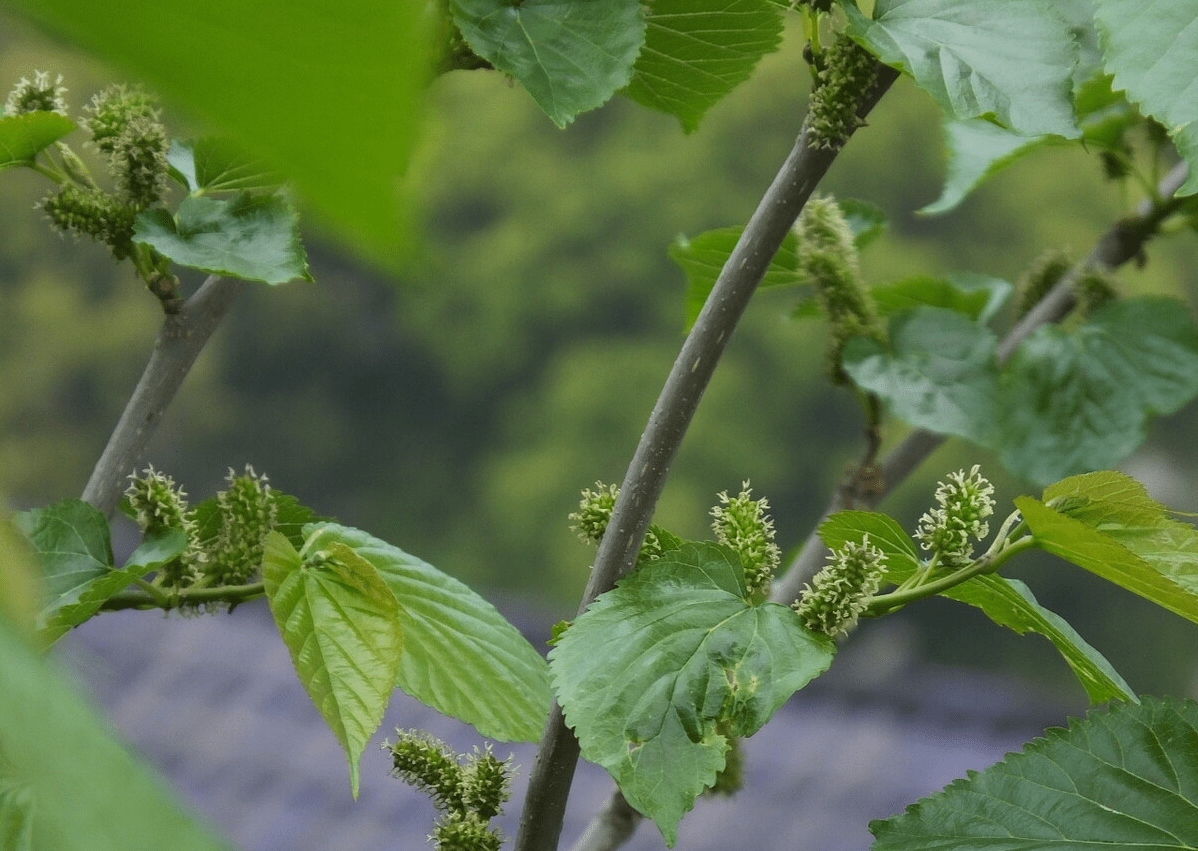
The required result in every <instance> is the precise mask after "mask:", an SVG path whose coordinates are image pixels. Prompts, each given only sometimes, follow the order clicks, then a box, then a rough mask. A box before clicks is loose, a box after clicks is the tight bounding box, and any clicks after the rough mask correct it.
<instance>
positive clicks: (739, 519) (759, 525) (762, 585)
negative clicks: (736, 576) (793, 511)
mask: <svg viewBox="0 0 1198 851" xmlns="http://www.w3.org/2000/svg"><path fill="white" fill-rule="evenodd" d="M719 499H720V504H719V505H717V506H715V507H714V508H712V509H711V516H712V517H713V518H714V519H713V521H712V523H711V530H712V531H713V532H715V539H716V540H717V541H718V542H719V543H721V544H723V545H724V546H727V547H731V548H732V549H733V550H735V551H736V552H737V554H738V555H740V560H741V564H742V565H744V569H745V585H746V586H747V587H748V591H749V594H750V595H756V594H766V593H768V591H769V585H770V580H771V579H772V578H773V576H774V571H775V570H776V569H777V567H778V562H779V561H780V560H781V558H782V553H781V551H780V550H779V549H778V545H777V544H775V543H774V521H773V520H772V519H771V518H770V516H769V515H768V514H766V511H767V510H768V509H769V507H770V504H769V501H768V500H766V499H765V498H764V497H762V498H761V499H753V491H752V490H751V489H750V488H749V483H748V482H745V483H743V484H742V485H741V492H740V493H739V494H737V495H736V496H734V497H730V496H728V492H727V491H723V492H722V493H720V494H719Z"/></svg>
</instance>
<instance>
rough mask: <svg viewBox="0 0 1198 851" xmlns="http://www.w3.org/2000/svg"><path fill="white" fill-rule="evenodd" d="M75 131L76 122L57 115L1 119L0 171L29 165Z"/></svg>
mask: <svg viewBox="0 0 1198 851" xmlns="http://www.w3.org/2000/svg"><path fill="white" fill-rule="evenodd" d="M74 129H75V122H74V121H71V119H69V118H67V117H66V116H65V115H59V114H58V113H57V112H42V111H38V112H24V113H21V114H20V115H5V116H4V117H3V118H0V171H3V170H4V169H6V168H13V167H15V166H22V165H32V164H33V159H34V157H36V156H37V155H38V153H40V152H41V151H44V150H45V149H46V148H48V147H50V146H51V145H53V144H54V143H55V142H57V141H58V140H59V139H61V138H62V137H63V136H65V135H67V134H68V133H70V132H71V131H72V130H74Z"/></svg>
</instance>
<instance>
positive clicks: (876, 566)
mask: <svg viewBox="0 0 1198 851" xmlns="http://www.w3.org/2000/svg"><path fill="white" fill-rule="evenodd" d="M885 567H886V557H885V554H884V553H883V552H882V550H880V549H879V548H878V547H875V546H874V545H873V544H871V543H870V542H869V535H864V536H862V538H861V541H860V542H858V543H853V542H851V541H850V542H848V543H846V544H845V545H844V546H843V547H841V548H839V549H836V550H833V551H832V552H831V554H830V555H829V556H828V563H827V564H826V565H824V567H823V569H822V570H821V571H820V572H819V573H817V574H816V575H815V577H814V578H813V579H812V580H811V582H810V583H809V584H808V585H807V587H806V589H805V590H804V592H803V596H802V597H801V598H800V599H799V601H798V602H796V603H795V604H794V610H795V612H796V613H797V614H798V615H799V617H800V618H802V619H803V624H804V625H805V626H806V627H807V628H808V629H810V630H811V631H812V632H816V633H820V634H822V635H826V636H828V637H829V638H836V637H837V636H840V635H844V634H847V633H848V632H849V631H850V630H852V629H853V627H855V626H856V625H857V619H858V618H859V617H860V616H861V613H862V612H864V611H865V608H866V606H867V605H868V604H869V599H870V598H871V597H872V596H873V595H874V594H875V593H876V592H877V590H878V588H879V587H880V586H881V584H882V577H883V575H884V573H885Z"/></svg>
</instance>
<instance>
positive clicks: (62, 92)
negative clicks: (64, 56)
mask: <svg viewBox="0 0 1198 851" xmlns="http://www.w3.org/2000/svg"><path fill="white" fill-rule="evenodd" d="M66 93H67V90H66V89H65V88H63V86H62V74H59V75H58V76H57V77H55V79H54V80H53V81H51V80H50V73H49V72H48V71H35V72H34V73H33V79H32V80H30V79H29V78H27V77H22V78H21V79H20V81H18V82H17V84H16V85H15V86H13V89H12V91H11V92H9V93H8V98H7V99H6V100H5V101H4V114H5V115H25V114H26V113H29V112H57V113H58V114H59V115H66V114H67V101H66Z"/></svg>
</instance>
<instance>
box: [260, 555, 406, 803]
mask: <svg viewBox="0 0 1198 851" xmlns="http://www.w3.org/2000/svg"><path fill="white" fill-rule="evenodd" d="M262 579H263V582H264V583H265V585H266V599H267V601H268V602H269V603H270V611H271V613H272V614H273V615H274V619H275V624H276V625H277V626H278V628H279V634H280V635H281V636H282V637H283V643H284V644H286V645H287V650H288V652H290V654H291V662H292V664H293V665H294V666H295V672H296V674H298V675H299V679H300V682H301V683H302V684H303V686H304V689H305V691H307V692H308V696H309V697H311V698H312V702H313V703H315V704H316V708H317V709H318V710H319V711H320V714H321V716H323V718H324V720H325V723H327V724H328V725H329V729H330V730H332V732H333V735H334V736H335V737H336V738H337V741H339V742H340V743H341V746H342V747H343V748H344V749H345V757H346V761H347V762H348V763H349V777H350V788H351V789H352V791H353V795H354V797H355V798H356V797H357V796H358V763H359V760H360V759H361V756H362V750H363V749H364V748H365V747H366V743H367V742H368V741H369V740H370V737H371V736H372V735H374V732H375V730H377V729H378V726H379V723H380V722H381V721H382V720H383V712H384V711H385V710H386V708H387V702H388V701H389V699H390V697H391V690H392V689H393V688H394V687H395V677H396V672H397V671H398V669H399V664H400V655H401V652H402V641H403V632H402V629H401V626H400V620H399V607H398V605H397V604H396V601H395V596H394V595H393V594H392V593H391V591H390V589H388V587H387V585H386V583H384V582H383V580H382V578H381V577H380V576H379V574H378V572H377V571H376V570H375V569H374V565H372V564H371V563H370V562H368V561H366V560H365V559H363V558H362V557H361V556H359V555H358V554H357V553H355V552H354V551H353V550H352V549H351V548H349V547H347V546H345V545H344V544H341V543H338V542H336V541H311V540H310V541H309V544H308V546H306V547H305V548H304V552H303V555H302V556H301V554H300V553H297V552H296V551H295V548H294V547H292V546H291V543H290V542H289V541H288V540H287V538H286V537H284V536H283V535H282V534H280V533H279V532H271V533H270V534H269V535H268V536H267V539H266V553H265V555H264V557H263V561H262Z"/></svg>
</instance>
